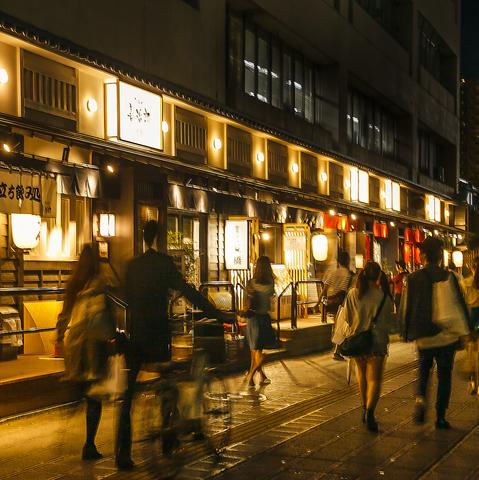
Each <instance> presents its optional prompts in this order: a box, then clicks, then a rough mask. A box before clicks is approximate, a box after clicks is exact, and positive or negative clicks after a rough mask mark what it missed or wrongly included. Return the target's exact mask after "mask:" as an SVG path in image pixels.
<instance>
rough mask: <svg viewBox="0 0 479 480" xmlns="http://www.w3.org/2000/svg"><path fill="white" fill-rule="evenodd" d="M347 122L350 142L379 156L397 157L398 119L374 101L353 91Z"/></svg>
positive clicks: (351, 92)
mask: <svg viewBox="0 0 479 480" xmlns="http://www.w3.org/2000/svg"><path fill="white" fill-rule="evenodd" d="M346 121H347V133H348V140H349V142H351V143H353V144H354V145H359V146H360V147H363V148H366V149H367V150H370V151H373V152H376V153H378V154H379V155H383V156H386V157H392V158H395V157H396V144H397V127H396V119H395V117H394V115H392V114H391V113H389V112H388V111H387V110H386V109H384V108H383V107H382V106H381V105H379V104H378V103H376V102H375V101H374V99H372V98H369V97H367V96H365V95H363V94H362V93H360V92H358V91H356V90H354V89H351V90H350V91H349V94H348V113H347V116H346Z"/></svg>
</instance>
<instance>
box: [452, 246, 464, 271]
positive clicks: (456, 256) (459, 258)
mask: <svg viewBox="0 0 479 480" xmlns="http://www.w3.org/2000/svg"><path fill="white" fill-rule="evenodd" d="M452 262H453V263H454V265H455V266H456V267H457V268H462V266H463V264H464V255H463V254H462V252H461V251H460V250H456V251H455V252H452Z"/></svg>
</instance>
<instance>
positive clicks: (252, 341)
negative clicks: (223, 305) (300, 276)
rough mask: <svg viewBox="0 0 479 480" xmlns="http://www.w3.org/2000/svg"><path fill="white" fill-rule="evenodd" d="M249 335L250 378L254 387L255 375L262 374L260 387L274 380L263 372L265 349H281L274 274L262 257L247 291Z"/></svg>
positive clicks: (266, 258) (266, 259) (269, 263)
mask: <svg viewBox="0 0 479 480" xmlns="http://www.w3.org/2000/svg"><path fill="white" fill-rule="evenodd" d="M246 294H247V307H248V310H247V317H248V326H247V336H248V343H249V348H250V351H251V364H250V369H249V371H248V375H247V381H248V385H249V386H250V387H254V385H255V383H254V376H255V374H256V373H257V372H258V373H259V374H260V385H267V384H269V383H271V380H270V379H269V378H268V377H267V376H266V374H265V373H264V370H263V361H264V356H263V349H270V348H277V347H278V345H279V342H278V340H277V338H276V333H275V331H274V330H273V327H272V326H271V317H270V315H269V311H270V309H271V299H272V297H273V295H274V275H273V270H272V269H271V262H270V260H269V258H268V257H266V256H262V257H260V258H258V261H257V262H256V267H255V271H254V276H253V278H252V279H251V280H250V281H249V283H248V286H247V289H246Z"/></svg>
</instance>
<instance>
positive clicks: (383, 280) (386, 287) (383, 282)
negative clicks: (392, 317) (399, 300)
mask: <svg viewBox="0 0 479 480" xmlns="http://www.w3.org/2000/svg"><path fill="white" fill-rule="evenodd" d="M379 285H380V286H381V290H382V291H383V293H384V295H387V296H388V297H389V298H390V299H391V300H392V298H393V296H392V294H391V287H390V285H391V284H390V283H389V280H388V277H387V276H386V274H385V273H384V272H383V271H381V277H380V279H379Z"/></svg>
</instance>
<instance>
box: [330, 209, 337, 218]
mask: <svg viewBox="0 0 479 480" xmlns="http://www.w3.org/2000/svg"><path fill="white" fill-rule="evenodd" d="M329 214H330V215H332V216H333V217H334V215H336V210H334V209H332V208H331V209H330V210H329Z"/></svg>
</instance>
